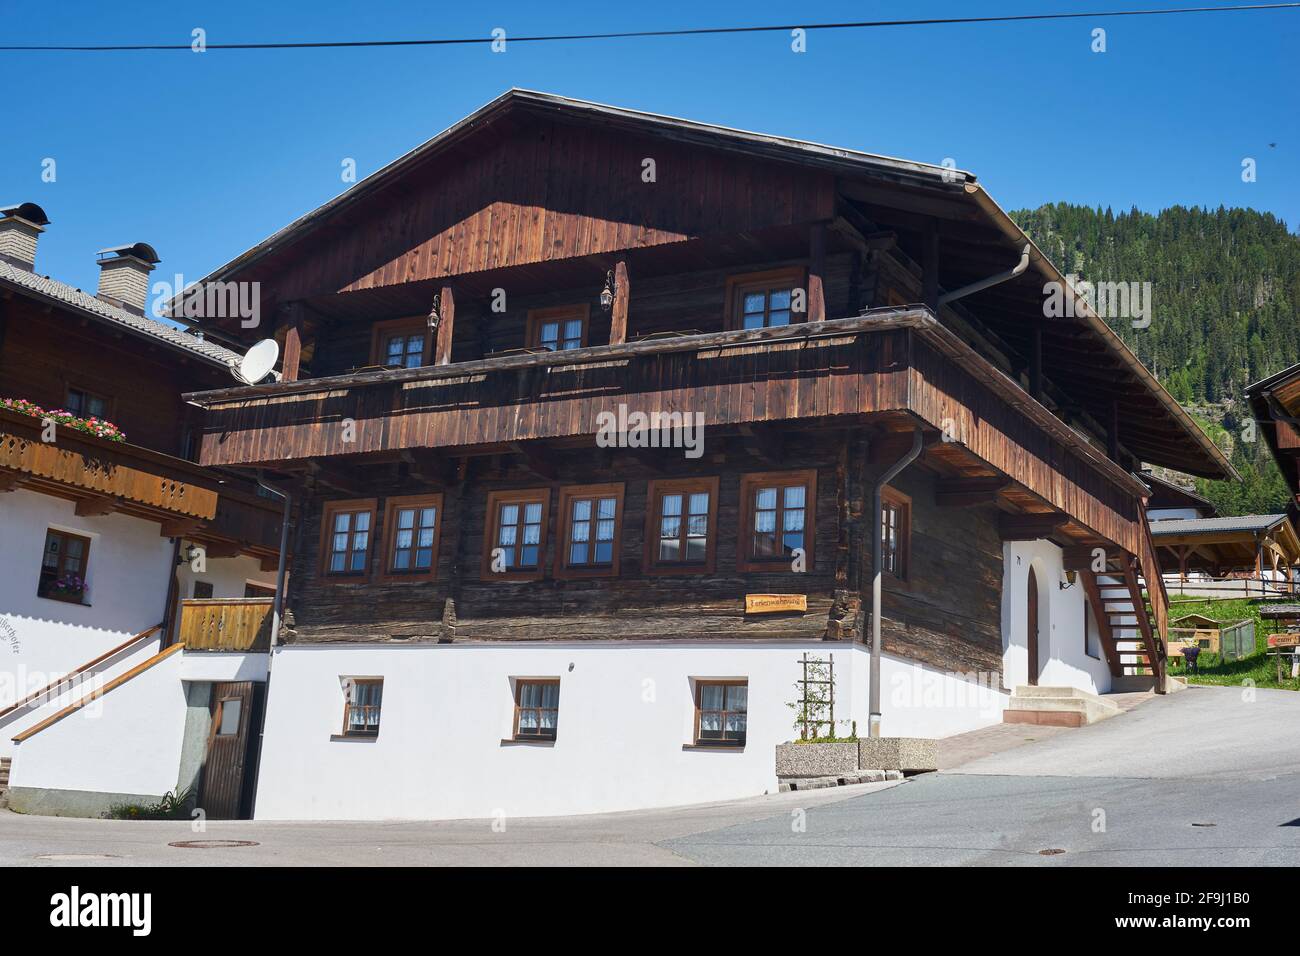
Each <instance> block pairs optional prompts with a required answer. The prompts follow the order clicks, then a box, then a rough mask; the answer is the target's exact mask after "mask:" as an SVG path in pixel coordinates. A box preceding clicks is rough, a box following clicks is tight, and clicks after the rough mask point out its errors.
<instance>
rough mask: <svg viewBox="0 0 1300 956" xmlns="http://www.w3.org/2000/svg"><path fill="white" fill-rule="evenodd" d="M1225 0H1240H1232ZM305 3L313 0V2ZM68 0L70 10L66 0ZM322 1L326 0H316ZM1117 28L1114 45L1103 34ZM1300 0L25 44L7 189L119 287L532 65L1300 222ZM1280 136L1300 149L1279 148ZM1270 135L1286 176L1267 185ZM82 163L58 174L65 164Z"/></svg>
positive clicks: (1088, 188)
mask: <svg viewBox="0 0 1300 956" xmlns="http://www.w3.org/2000/svg"><path fill="white" fill-rule="evenodd" d="M1209 2H1213V0H1209ZM1179 5H1185V4H1183V3H1179V2H1173V3H1170V2H1168V0H1142V2H1140V3H1138V2H1128V3H1125V2H1124V0H1078V2H1071V3H1058V2H1053V0H1004V2H997V3H994V2H981V3H973V2H967V3H951V2H906V3H904V2H898V0H894V2H883V0H882V2H870V3H862V2H859V3H804V4H792V3H771V2H763V0H756V2H750V3H746V4H743V5H739V4H737V5H734V6H732V5H715V6H712V7H711V6H709V5H706V4H701V3H684V2H667V0H659V2H656V3H653V4H610V3H535V2H534V3H513V2H510V3H503V2H491V3H486V2H480V3H476V4H466V3H452V4H446V3H398V2H382V0H368V2H355V0H353V2H339V0H317V2H314V3H312V4H310V5H308V4H302V5H300V6H301V8H302V11H303V12H294V11H292V10H289V9H284V8H283V6H282V5H279V4H273V3H268V2H265V0H263V2H260V3H246V2H242V0H228V2H224V3H221V4H214V5H211V9H207V7H208V6H209V5H204V4H195V3H182V2H175V0H173V2H161V3H149V2H133V3H131V4H127V5H122V4H106V3H103V2H102V0H98V2H93V3H85V2H80V0H75V2H66V3H60V4H57V5H55V4H51V3H49V2H48V0H45V2H40V3H34V2H33V3H28V2H13V0H3V2H0V7H2V8H3V17H2V22H3V24H4V31H3V33H4V36H5V37H7V38H9V39H6V40H4V41H3V42H6V43H7V42H19V43H63V42H92V43H112V42H121V43H125V42H172V43H187V42H189V37H190V31H191V30H192V29H193V28H194V27H202V28H204V29H205V30H206V31H207V36H208V40H209V42H212V43H216V42H222V41H227V42H239V41H255V40H260V41H265V40H287V39H294V40H313V39H314V40H325V39H363V38H365V39H394V38H409V37H434V36H486V35H488V34H489V32H490V31H491V30H492V28H494V27H498V26H499V27H503V28H504V29H505V30H506V31H507V33H508V34H527V33H564V32H603V31H614V30H624V29H658V28H683V27H701V26H720V25H744V24H763V23H788V22H792V21H795V20H799V19H802V20H804V21H806V22H817V21H832V20H844V19H872V18H879V19H886V18H899V17H908V18H911V17H919V16H969V15H979V14H1015V13H1033V12H1049V11H1053V12H1054V11H1066V10H1082V9H1092V8H1097V7H1100V8H1103V9H1123V8H1125V7H1140V6H1146V7H1152V6H1179ZM289 6H291V5H289ZM53 9H56V10H57V12H56V13H52V12H51V11H52V10H53ZM307 11H310V12H307ZM1095 27H1103V28H1105V29H1106V31H1107V36H1106V41H1107V51H1106V52H1105V53H1093V52H1092V51H1091V49H1090V46H1091V43H1092V37H1091V31H1092V30H1093V29H1094V28H1095ZM1297 41H1300V11H1294V12H1286V11H1277V12H1262V13H1241V14H1205V15H1195V16H1184V17H1153V18H1112V19H1109V20H1108V19H1106V18H1104V17H1098V18H1095V19H1083V20H1073V21H1061V22H1047V23H1028V24H1006V25H1003V24H998V25H974V26H938V27H907V28H890V29H885V30H861V31H845V32H840V33H828V32H815V33H812V34H810V35H809V38H808V51H807V52H806V53H803V54H795V53H792V52H791V50H790V38H789V36H788V35H784V34H759V35H750V36H727V37H698V38H681V39H678V38H671V39H644V40H620V41H604V42H594V43H554V44H516V45H513V46H509V45H508V47H507V52H505V53H504V54H493V53H491V52H490V51H489V50H488V49H487V47H486V46H483V47H443V48H410V49H366V50H327V51H277V52H269V53H266V52H221V51H209V52H207V53H204V54H195V53H190V52H170V53H147V54H146V53H129V54H121V53H117V54H105V53H93V54H92V53H86V54H67V53H43V54H34V53H3V54H0V61H2V65H0V68H2V69H3V76H4V78H5V86H6V93H7V95H6V109H5V112H6V114H7V119H8V122H7V123H6V127H7V129H6V132H5V137H4V148H3V150H2V151H0V200H3V201H8V202H20V201H28V200H30V201H35V202H38V203H40V204H41V205H42V206H43V207H44V208H45V210H46V212H47V213H48V215H49V217H50V219H51V220H52V224H51V226H50V227H49V229H48V231H47V233H46V234H45V235H44V236H43V237H42V239H41V247H40V253H39V257H38V261H37V269H38V271H40V272H42V273H46V274H50V275H53V276H55V277H56V278H59V279H63V280H64V281H67V282H71V283H73V284H75V285H78V286H81V287H83V288H94V286H95V283H96V274H97V270H96V268H95V265H94V252H95V251H96V250H97V249H100V248H103V247H105V246H110V245H118V244H122V243H127V242H135V241H141V240H143V241H146V242H150V243H152V244H153V245H154V246H155V247H156V248H157V249H158V251H159V254H160V255H161V257H162V259H163V262H162V265H161V266H160V267H159V271H158V273H156V274H155V278H160V277H167V278H170V276H171V275H172V274H174V273H176V272H180V273H183V274H184V276H185V278H186V280H187V281H194V280H196V279H199V278H201V277H202V275H203V274H205V273H206V272H208V271H209V270H211V269H212V268H214V267H216V266H218V265H220V264H221V263H223V262H225V261H227V260H228V259H230V258H232V257H234V256H235V255H237V254H238V253H240V252H242V251H243V250H245V249H247V248H248V247H249V246H251V245H253V244H255V243H257V242H258V241H260V240H261V239H263V238H265V237H266V236H267V235H269V234H270V233H272V232H274V231H275V230H276V229H278V228H280V227H281V226H283V225H284V224H285V223H287V222H289V221H290V220H292V219H294V218H296V217H297V216H299V215H301V214H302V213H304V212H306V211H308V210H310V209H312V208H314V207H315V206H317V205H319V204H320V203H322V202H324V201H325V200H327V199H329V198H330V197H332V196H334V195H336V194H338V193H339V192H341V191H342V190H343V189H344V188H345V184H344V183H343V182H342V181H341V179H340V169H341V166H340V164H341V162H342V161H343V159H345V158H354V159H355V160H356V163H357V172H358V176H359V177H360V176H364V175H366V174H368V173H370V172H373V171H374V170H375V169H378V168H379V167H381V166H383V165H384V164H385V163H387V162H389V161H390V160H392V159H393V158H395V157H396V156H398V155H399V154H401V153H403V152H405V151H406V150H408V149H410V148H412V147H414V146H416V145H417V144H419V143H420V142H422V141H424V140H425V139H427V138H429V137H430V136H432V135H434V134H435V133H437V132H438V131H439V130H441V129H443V128H445V127H446V126H448V125H450V124H451V123H453V122H455V121H456V120H457V119H459V118H460V117H462V116H464V115H465V114H466V113H469V112H471V111H472V110H474V109H475V108H477V107H479V106H481V105H482V104H483V103H485V102H487V101H488V100H490V99H491V98H493V97H494V96H496V95H498V94H499V93H501V92H502V91H503V90H505V89H507V88H509V87H511V86H519V87H526V88H531V89H538V90H545V91H549V92H554V93H560V94H564V95H568V96H576V97H582V98H586V99H593V100H598V101H602V102H606V103H613V104H617V105H620V106H627V107H632V108H637V109H645V110H651V111H655V112H663V113H669V114H673V115H678V116H685V117H690V118H692V119H698V120H702V121H707V122H716V123H721V124H725V125H729V126H737V127H741V128H745V129H752V130H758V131H762V132H772V133H780V134H784V135H790V136H796V137H802V138H807V139H811V140H816V141H820V142H824V143H830V144H834V145H840V146H847V147H852V148H857V149H863V150H867V151H871V152H877V153H883V154H886V155H893V156H902V157H906V158H910V159H918V160H925V161H929V162H942V161H943V160H944V159H945V158H949V157H951V158H952V159H953V160H955V162H956V164H957V165H958V166H959V167H961V168H963V169H969V170H972V171H974V172H975V173H977V174H978V175H979V177H980V178H981V180H982V181H983V182H984V183H985V185H986V186H987V187H988V188H989V190H990V191H991V192H992V193H993V195H994V196H995V197H996V198H997V199H998V201H999V202H1000V203H1001V204H1002V206H1003V207H1004V208H1007V209H1015V208H1020V207H1024V206H1036V205H1039V204H1040V203H1044V202H1051V201H1057V200H1067V201H1071V202H1078V203H1088V204H1094V205H1103V206H1105V205H1110V206H1112V207H1114V208H1115V209H1116V210H1120V209H1127V208H1128V207H1130V206H1138V207H1139V208H1142V209H1147V210H1157V209H1160V208H1162V207H1165V206H1169V205H1173V204H1184V205H1191V204H1203V205H1208V206H1218V205H1220V204H1223V205H1228V206H1233V205H1237V206H1252V207H1254V208H1257V209H1262V210H1268V211H1271V212H1273V213H1275V214H1277V215H1278V216H1279V217H1281V218H1283V219H1284V220H1286V221H1287V222H1288V223H1289V224H1290V226H1291V228H1292V230H1295V229H1296V228H1297V226H1298V225H1300V190H1297V189H1296V187H1295V183H1296V182H1297V165H1298V160H1300V110H1297V108H1296V98H1295V78H1294V74H1293V72H1292V70H1293V68H1294V57H1295V51H1296V49H1297V48H1300V42H1297ZM1270 143H1276V144H1277V145H1276V147H1270V145H1269V144H1270ZM1245 157H1252V158H1254V159H1256V160H1257V163H1258V178H1257V181H1256V182H1254V183H1249V184H1248V183H1243V182H1242V179H1241V162H1242V159H1243V158H1245ZM47 158H52V159H54V160H55V162H56V164H57V166H56V174H57V178H56V180H55V181H54V182H52V183H51V182H43V181H42V163H43V161H44V160H45V159H47Z"/></svg>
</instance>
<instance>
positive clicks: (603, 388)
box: [186, 306, 1146, 554]
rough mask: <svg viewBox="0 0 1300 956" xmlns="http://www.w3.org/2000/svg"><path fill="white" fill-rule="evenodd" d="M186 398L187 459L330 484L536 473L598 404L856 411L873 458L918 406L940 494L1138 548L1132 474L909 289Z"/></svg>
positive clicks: (757, 413) (355, 486)
mask: <svg viewBox="0 0 1300 956" xmlns="http://www.w3.org/2000/svg"><path fill="white" fill-rule="evenodd" d="M445 354H446V353H444V355H445ZM186 398H187V399H189V400H191V401H194V402H196V403H197V404H200V405H202V406H205V407H206V409H207V415H206V417H205V435H204V440H203V448H202V455H201V461H202V462H203V463H204V464H206V465H212V466H243V467H250V466H253V467H266V468H268V469H272V470H274V471H276V472H278V473H281V474H285V473H288V474H294V473H296V474H298V475H300V476H310V477H311V478H312V480H313V481H316V482H318V483H320V484H322V485H326V486H331V485H332V487H334V488H335V489H337V490H339V491H341V492H345V493H346V492H349V491H356V490H359V489H360V488H361V487H363V486H364V479H363V469H364V467H365V466H366V465H367V464H371V463H383V462H387V463H392V462H396V461H403V462H406V463H407V464H408V465H409V466H410V467H411V468H413V469H416V470H419V471H420V473H421V474H426V475H429V476H432V477H433V478H434V479H435V480H437V479H438V478H439V477H441V478H442V479H443V480H446V481H447V482H448V483H451V482H453V481H454V480H455V474H454V472H455V468H456V463H457V461H458V460H459V461H461V462H463V461H465V460H466V459H467V458H469V457H473V456H478V455H492V454H522V455H524V456H525V458H526V460H528V461H529V462H531V463H532V464H531V465H530V467H535V468H536V469H537V470H538V471H539V473H544V472H545V470H546V467H547V466H546V463H545V459H546V454H545V452H546V451H547V450H548V449H551V448H564V447H575V448H576V447H583V446H590V444H591V441H592V436H594V435H596V434H597V433H598V432H599V430H600V423H601V421H602V420H606V419H607V416H613V417H615V418H617V417H618V416H623V418H622V419H620V420H622V421H626V420H627V417H628V416H632V415H635V414H636V413H642V414H644V415H646V416H656V415H663V414H664V413H668V414H673V413H694V412H700V413H702V414H703V416H704V425H705V433H706V435H708V434H715V435H716V434H733V433H740V434H742V435H744V436H745V438H746V440H747V441H749V442H752V443H753V444H754V445H755V446H756V447H758V448H760V449H761V448H763V447H765V446H766V447H769V448H777V447H779V446H780V444H781V442H782V441H783V440H784V436H785V434H787V433H788V432H789V431H790V430H792V429H798V428H812V427H821V428H841V429H853V428H862V427H867V428H870V429H871V430H872V433H873V434H874V435H875V436H876V437H877V439H878V440H877V441H875V442H873V445H874V452H873V455H875V456H876V457H877V458H878V460H879V461H880V462H886V463H887V462H890V461H893V460H896V459H897V458H898V457H900V456H901V454H902V453H903V451H905V450H906V447H907V445H908V444H909V443H910V439H911V434H912V431H913V427H914V426H915V425H920V426H921V427H922V428H923V429H924V430H925V431H926V432H927V434H928V440H927V447H926V451H925V456H926V461H927V463H929V464H930V465H931V467H933V468H935V469H936V470H938V471H939V472H940V473H941V474H942V476H943V480H944V485H943V496H944V498H945V499H946V501H947V503H949V504H951V505H953V506H963V505H966V504H973V503H979V502H981V501H988V502H995V501H996V502H999V503H1000V504H1001V506H1002V507H1003V510H1004V511H1005V512H1007V513H1006V514H1005V515H1004V528H1005V532H1006V534H1007V535H1008V536H1009V538H1016V537H1024V536H1028V537H1030V538H1034V537H1049V536H1052V537H1056V538H1058V539H1060V540H1062V541H1063V542H1065V543H1067V544H1072V545H1080V546H1082V545H1102V546H1107V547H1118V548H1119V549H1122V550H1123V551H1124V552H1127V553H1128V554H1138V553H1139V552H1140V551H1141V548H1142V534H1141V526H1142V523H1143V517H1142V515H1141V511H1140V505H1139V502H1140V500H1141V498H1142V496H1143V495H1145V494H1146V488H1145V486H1143V485H1141V484H1140V483H1139V482H1138V481H1137V480H1136V479H1135V478H1133V477H1132V476H1131V475H1130V474H1129V473H1128V472H1127V471H1125V470H1124V469H1123V468H1122V467H1120V466H1119V465H1117V464H1116V463H1115V462H1114V461H1112V460H1111V459H1110V458H1108V457H1107V455H1106V452H1105V451H1104V450H1103V449H1100V448H1098V447H1096V446H1095V445H1094V444H1092V443H1090V442H1089V441H1087V440H1086V439H1085V438H1084V437H1083V436H1081V435H1080V434H1079V433H1078V432H1076V431H1075V430H1074V429H1072V428H1070V427H1069V426H1068V425H1066V424H1065V423H1064V422H1062V421H1061V420H1060V419H1059V418H1058V417H1057V416H1056V415H1054V414H1053V413H1052V412H1051V411H1049V410H1048V409H1047V408H1046V407H1044V406H1043V405H1042V404H1040V403H1039V402H1038V401H1036V400H1035V399H1034V398H1032V397H1031V396H1030V395H1029V394H1028V393H1027V392H1026V391H1025V390H1024V389H1023V388H1022V387H1021V385H1020V383H1018V382H1016V381H1015V380H1013V379H1012V378H1010V377H1009V376H1007V375H1005V374H1004V373H1002V372H1001V371H999V370H998V369H997V368H995V367H994V366H992V365H991V364H990V363H989V362H987V361H986V360H984V359H983V358H982V357H981V356H980V355H979V354H978V353H977V352H976V351H975V350H974V349H973V348H972V347H971V346H970V345H968V344H967V343H966V342H965V341H964V340H963V339H962V338H960V337H959V336H958V335H957V334H955V333H954V332H953V331H951V330H950V329H949V328H947V327H946V326H944V325H943V324H942V323H940V322H939V321H938V319H937V318H936V317H935V314H934V313H933V312H932V311H931V310H930V309H928V308H926V307H925V306H903V307H895V308H888V309H875V310H871V311H868V312H864V313H862V314H860V315H856V316H852V317H847V318H838V319H832V320H826V321H814V322H804V323H796V324H792V325H787V326H779V327H769V328H762V329H750V330H731V331H722V332H705V333H697V334H680V335H665V336H662V337H660V336H648V337H643V338H641V339H639V340H637V341H633V342H626V341H618V342H616V343H615V344H610V345H597V346H590V347H584V348H576V349H571V350H568V351H559V352H542V353H540V354H536V353H528V352H523V353H519V354H509V355H501V356H496V357H489V358H486V359H477V360H473V361H464V362H450V361H447V360H446V359H444V361H443V364H434V365H427V366H422V367H417V368H405V369H396V370H367V371H361V372H356V373H352V374H346V375H336V376H330V377H324V378H316V379H310V378H308V379H299V380H296V381H282V382H278V383H268V384H264V385H257V386H246V387H240V388H231V389H222V390H218V391H209V392H201V393H192V394H190V395H187V396H186ZM652 420H653V419H652ZM774 454H775V457H777V458H779V457H780V456H779V453H774Z"/></svg>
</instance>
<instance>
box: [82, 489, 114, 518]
mask: <svg viewBox="0 0 1300 956" xmlns="http://www.w3.org/2000/svg"><path fill="white" fill-rule="evenodd" d="M116 509H117V502H116V501H114V500H113V499H112V498H105V497H102V496H99V495H96V496H94V497H91V498H78V499H77V507H76V508H75V511H76V513H77V514H78V515H80V516H81V517H83V518H93V517H96V516H98V515H106V514H110V513H112V512H113V511H115V510H116Z"/></svg>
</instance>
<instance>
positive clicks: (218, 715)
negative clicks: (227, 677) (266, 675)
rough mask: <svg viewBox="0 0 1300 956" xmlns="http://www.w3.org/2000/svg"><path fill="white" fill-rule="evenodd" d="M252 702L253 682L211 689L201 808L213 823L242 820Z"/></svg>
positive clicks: (225, 684) (241, 682)
mask: <svg viewBox="0 0 1300 956" xmlns="http://www.w3.org/2000/svg"><path fill="white" fill-rule="evenodd" d="M253 699H254V696H253V682H252V681H232V682H228V683H221V684H213V685H212V700H211V703H210V704H209V705H208V707H209V712H210V713H211V715H212V723H211V725H210V726H209V729H208V749H207V755H206V756H205V758H204V760H203V784H202V786H201V787H200V788H199V804H198V805H199V806H200V807H202V808H203V811H204V812H205V813H206V814H207V816H208V819H210V820H233V819H238V817H239V816H240V810H241V804H242V802H243V800H242V797H243V793H244V765H245V763H247V760H248V752H249V748H248V735H249V728H250V727H251V726H252V723H253Z"/></svg>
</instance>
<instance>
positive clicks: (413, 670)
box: [256, 642, 1005, 820]
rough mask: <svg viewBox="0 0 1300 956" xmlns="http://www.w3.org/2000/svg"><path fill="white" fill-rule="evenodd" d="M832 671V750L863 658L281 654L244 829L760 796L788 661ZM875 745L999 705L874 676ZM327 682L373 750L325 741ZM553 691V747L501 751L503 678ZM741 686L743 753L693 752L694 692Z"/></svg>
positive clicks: (783, 734) (747, 651)
mask: <svg viewBox="0 0 1300 956" xmlns="http://www.w3.org/2000/svg"><path fill="white" fill-rule="evenodd" d="M804 652H807V653H809V654H810V656H814V657H819V658H826V657H828V656H829V655H830V654H834V656H835V677H836V684H837V692H836V718H837V720H838V721H839V722H840V726H839V728H838V730H839V732H840V733H847V732H848V731H849V729H850V725H851V723H852V722H854V721H856V723H857V727H858V731H859V733H860V734H865V733H866V731H867V705H866V702H867V680H868V673H869V660H870V655H869V654H868V653H867V650H866V648H864V647H862V646H860V645H859V646H853V645H849V644H830V643H828V644H816V645H810V644H807V643H797V644H796V643H790V644H772V643H764V644H755V643H739V642H728V643H709V644H700V643H691V644H685V643H680V642H677V643H662V644H661V643H657V642H656V643H654V644H631V643H610V644H604V645H600V646H595V647H593V646H591V645H590V644H547V645H545V646H521V645H519V644H475V645H465V644H461V645H457V644H447V645H430V644H419V645H410V646H401V645H397V646H394V645H391V644H387V645H363V644H353V645H337V644H335V645H298V646H290V647H286V648H281V649H280V650H279V651H278V652H277V653H276V655H275V658H274V662H273V667H272V680H271V685H270V693H269V704H268V712H267V730H266V737H265V744H264V752H263V759H262V771H261V775H260V777H259V785H258V794H257V810H256V816H257V817H258V818H259V819H317V820H322V819H324V820H327V819H455V818H492V817H497V818H505V819H508V818H510V817H523V816H550V815H563V814H576V813H599V812H609V811H616V810H631V809H641V808H648V807H666V806H676V805H683V804H690V803H700V802H707V801H712V800H725V799H733V798H738V797H747V796H754V795H758V794H762V793H768V792H772V791H774V790H775V788H776V777H775V750H774V748H775V746H776V744H778V743H783V742H786V741H789V740H791V739H793V738H794V737H795V736H796V735H797V732H796V731H795V729H794V711H793V709H792V708H791V707H789V706H788V704H789V703H791V702H793V701H794V700H795V699H796V695H797V692H796V690H795V681H796V680H797V679H798V678H799V676H800V674H801V668H800V666H799V663H798V661H799V658H800V656H801V655H802V654H803V653H804ZM883 676H884V682H883V685H882V692H883V699H884V703H885V712H886V714H885V724H884V728H885V733H886V734H897V735H924V736H943V735H947V734H950V733H959V732H962V731H964V730H970V729H974V728H975V727H978V726H984V725H987V724H990V723H997V722H998V721H999V720H1001V711H1002V708H1003V707H1005V695H1004V694H1001V693H999V692H998V691H997V690H996V689H994V690H989V689H988V688H987V687H979V686H977V685H976V684H974V683H972V682H970V681H966V680H964V679H963V678H960V677H957V676H955V675H945V674H941V673H938V672H935V671H930V670H928V669H924V668H920V667H919V666H914V665H911V664H909V663H908V662H905V661H901V660H898V659H895V658H887V659H886V662H885V670H884V672H883ZM343 677H382V678H383V680H384V688H383V708H382V715H381V720H380V729H379V735H378V737H377V738H375V739H338V736H337V735H339V733H340V731H341V730H342V722H343V707H344V698H343V689H342V685H341V678H343ZM518 677H551V678H559V680H560V713H559V723H558V734H557V739H556V741H555V742H554V743H553V744H537V743H529V744H520V743H512V742H507V743H503V741H505V740H507V739H508V738H510V737H511V736H512V733H513V717H514V709H513V696H512V684H511V678H518ZM702 678H719V679H724V678H733V679H735V678H743V679H746V680H747V681H748V682H749V705H748V706H749V710H748V732H747V741H746V745H745V747H744V748H743V749H742V750H735V751H721V750H715V749H694V748H692V747H691V746H690V745H691V744H692V741H693V734H694V716H695V712H694V697H693V691H694V684H693V681H694V680H695V679H702Z"/></svg>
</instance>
